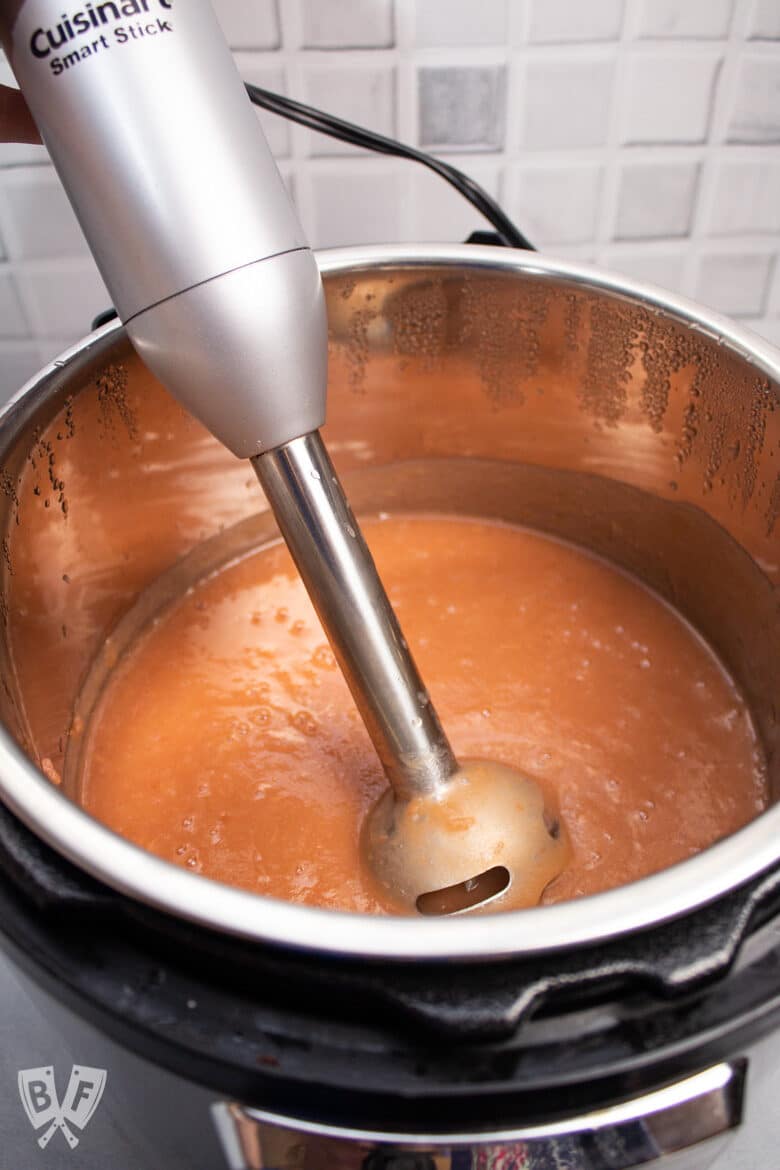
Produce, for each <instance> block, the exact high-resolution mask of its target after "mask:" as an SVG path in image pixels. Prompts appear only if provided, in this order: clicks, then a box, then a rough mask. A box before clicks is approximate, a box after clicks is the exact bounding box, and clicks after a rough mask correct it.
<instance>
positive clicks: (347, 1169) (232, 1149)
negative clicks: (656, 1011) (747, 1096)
mask: <svg viewBox="0 0 780 1170" xmlns="http://www.w3.org/2000/svg"><path fill="white" fill-rule="evenodd" d="M746 1072H747V1061H746V1060H745V1059H739V1060H734V1061H732V1062H730V1063H723V1064H717V1065H714V1066H712V1067H710V1068H707V1069H704V1070H703V1071H702V1072H699V1073H696V1074H694V1075H693V1076H690V1077H686V1078H685V1080H682V1081H678V1082H677V1083H676V1084H672V1085H667V1086H665V1087H664V1088H661V1089H656V1090H655V1091H653V1092H650V1093H646V1094H644V1095H643V1096H641V1097H635V1098H633V1099H632V1100H628V1101H623V1102H620V1103H618V1104H613V1105H608V1106H606V1107H604V1108H602V1109H597V1110H594V1111H592V1112H589V1113H587V1114H582V1115H580V1116H574V1117H571V1118H566V1119H565V1120H563V1121H556V1122H554V1123H552V1124H546V1125H537V1126H533V1125H524V1126H512V1127H507V1130H506V1131H504V1132H501V1133H496V1134H479V1135H475V1136H474V1137H473V1138H472V1137H471V1135H468V1134H455V1135H451V1136H449V1135H448V1136H445V1135H442V1136H441V1137H440V1138H438V1139H431V1138H424V1139H422V1140H421V1139H420V1137H419V1136H415V1135H413V1134H389V1133H375V1132H371V1133H370V1132H363V1131H359V1130H348V1129H339V1128H333V1127H329V1126H320V1125H318V1124H316V1123H310V1122H304V1123H301V1122H300V1121H296V1120H293V1119H291V1118H286V1117H278V1116H276V1115H273V1114H268V1113H265V1112H263V1111H261V1110H257V1109H251V1108H248V1107H245V1106H242V1105H236V1104H228V1103H224V1102H220V1103H218V1104H215V1105H213V1106H212V1116H213V1118H214V1125H215V1128H216V1130H217V1134H218V1136H219V1138H220V1141H221V1143H222V1148H223V1152H224V1154H225V1161H226V1165H227V1166H228V1167H229V1170H261V1168H262V1167H268V1170H297V1168H298V1167H300V1166H302V1165H306V1166H323V1167H324V1166H336V1165H338V1166H339V1167H342V1170H477V1168H478V1167H481V1166H493V1165H495V1166H498V1165H501V1166H503V1165H507V1166H510V1165H511V1166H514V1165H517V1166H537V1167H539V1168H540V1170H543V1168H545V1167H550V1168H552V1167H554V1166H570V1165H571V1166H580V1167H582V1168H583V1170H588V1168H589V1167H590V1168H592V1170H597V1168H599V1167H606V1166H609V1168H610V1170H634V1167H638V1166H646V1167H648V1168H651V1167H653V1166H658V1167H659V1168H660V1166H661V1165H666V1164H667V1163H666V1157H667V1155H681V1154H683V1153H684V1152H686V1151H690V1150H692V1149H693V1148H694V1147H699V1146H700V1145H701V1143H702V1142H706V1143H707V1146H706V1153H704V1151H703V1150H698V1151H697V1153H698V1155H699V1157H704V1158H707V1161H706V1165H710V1159H713V1158H714V1157H715V1155H716V1154H717V1153H718V1152H720V1150H721V1148H722V1147H723V1145H725V1143H726V1141H727V1140H728V1135H729V1133H730V1131H731V1130H733V1129H736V1127H737V1126H739V1125H740V1123H741V1121H742V1115H743V1104H744V1093H745V1077H746ZM699 1157H697V1158H696V1163H695V1164H696V1165H697V1166H698V1165H703V1164H705V1163H704V1162H702V1161H699ZM674 1164H675V1165H679V1164H680V1163H679V1162H678V1161H677V1159H676V1158H675V1163H674ZM685 1164H686V1165H693V1164H694V1163H693V1162H690V1163H689V1162H687V1161H686V1163H685Z"/></svg>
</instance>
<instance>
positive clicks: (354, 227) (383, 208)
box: [311, 159, 403, 248]
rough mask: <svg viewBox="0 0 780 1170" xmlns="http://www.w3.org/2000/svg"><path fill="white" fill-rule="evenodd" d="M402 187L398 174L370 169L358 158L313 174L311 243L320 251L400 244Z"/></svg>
mask: <svg viewBox="0 0 780 1170" xmlns="http://www.w3.org/2000/svg"><path fill="white" fill-rule="evenodd" d="M402 187H403V183H402V178H401V175H400V174H399V173H398V172H396V171H387V170H384V169H382V170H381V171H372V170H368V169H367V168H366V167H365V166H364V165H363V163H362V160H359V159H358V160H356V161H355V162H353V163H351V164H349V165H347V163H346V162H345V163H344V164H343V165H342V166H340V167H338V169H328V170H324V169H319V170H317V171H316V172H314V173H312V175H311V188H312V200H313V206H314V225H313V232H312V236H313V239H312V243H313V244H314V246H315V247H317V248H337V247H341V246H342V245H344V244H377V243H383V242H384V243H395V242H397V241H398V240H400V238H401V231H400V213H401V203H402V200H401V195H402Z"/></svg>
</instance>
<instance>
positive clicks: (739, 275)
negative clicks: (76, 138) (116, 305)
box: [0, 0, 780, 393]
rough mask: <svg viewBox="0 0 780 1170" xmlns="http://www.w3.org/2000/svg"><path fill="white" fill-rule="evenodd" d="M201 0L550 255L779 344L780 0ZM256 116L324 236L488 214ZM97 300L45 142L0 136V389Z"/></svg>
mask: <svg viewBox="0 0 780 1170" xmlns="http://www.w3.org/2000/svg"><path fill="white" fill-rule="evenodd" d="M182 2H184V0H182ZM215 3H216V7H217V9H218V13H219V16H220V19H221V21H222V24H223V27H224V28H225V30H226V32H227V35H228V38H229V40H230V42H231V43H232V45H233V47H234V50H235V56H236V61H237V64H238V67H239V70H240V72H241V73H242V74H243V76H244V77H245V78H246V79H247V80H249V81H254V82H255V83H257V84H259V85H261V86H263V87H265V88H268V89H272V90H276V91H279V92H282V93H286V94H288V95H290V96H291V97H295V98H299V99H301V100H302V101H309V102H312V103H313V104H315V105H319V106H321V107H323V108H324V109H327V110H330V111H333V112H334V113H336V114H339V115H341V116H343V117H345V118H347V119H350V120H353V121H356V122H358V123H363V124H365V125H368V126H370V127H372V128H374V129H376V130H378V131H380V132H381V133H385V134H390V135H394V136H397V137H399V138H401V139H402V140H403V141H406V142H409V143H412V144H416V143H420V144H425V146H426V148H430V149H432V150H433V151H435V152H437V153H440V154H442V155H443V156H444V157H446V158H447V159H449V160H450V161H451V162H453V163H454V164H455V165H456V166H459V167H461V168H462V169H464V170H465V171H466V172H467V173H469V174H471V175H472V176H473V177H474V178H475V179H476V180H478V181H479V182H481V183H482V184H483V185H484V186H485V187H486V188H487V190H488V191H490V192H492V193H493V194H494V195H496V196H497V197H498V198H499V200H500V201H501V202H502V203H503V204H504V206H505V207H506V209H507V210H508V212H509V213H510V214H511V215H512V216H513V217H514V218H515V220H516V221H517V223H518V226H519V227H520V228H521V229H522V230H524V231H525V232H526V233H527V235H528V236H529V237H530V238H531V239H532V240H533V241H535V242H536V243H537V244H538V245H539V246H540V247H541V248H542V249H543V250H547V251H549V252H551V253H553V254H557V255H563V256H569V257H571V258H572V259H573V260H577V261H582V262H588V261H591V260H593V261H597V262H598V263H599V264H601V265H603V266H605V267H607V268H612V269H614V270H615V271H617V272H623V273H626V274H628V275H631V276H634V277H636V278H638V279H641V280H647V281H650V282H651V283H654V284H659V285H661V286H663V287H666V288H670V289H673V290H678V291H680V292H681V293H683V294H684V295H687V296H690V297H694V298H696V299H699V300H701V301H704V302H705V303H707V304H712V305H714V306H716V307H719V308H720V309H722V310H723V311H725V312H728V313H733V314H735V315H738V316H740V317H741V318H742V319H743V320H746V321H749V322H750V323H751V326H752V327H754V328H756V329H757V330H758V331H759V332H762V333H763V335H764V336H772V337H775V338H776V337H777V328H776V324H775V323H776V322H777V321H778V320H780V262H778V257H780V0H215ZM0 82H3V83H5V84H9V83H12V74H11V71H10V69H9V67H8V64H7V62H6V61H5V60H4V58H3V57H2V55H1V54H0ZM257 117H258V119H259V121H260V123H261V125H262V126H263V128H264V129H265V132H266V134H267V137H268V139H269V142H270V144H271V149H272V150H273V152H274V154H275V155H276V157H277V159H279V161H280V170H281V171H282V174H283V177H284V179H285V182H286V183H287V185H288V187H289V189H290V190H291V191H292V192H293V195H294V198H295V201H296V204H297V205H298V206H299V209H300V214H301V218H302V220H303V222H304V226H305V228H306V230H307V232H308V233H309V235H310V237H311V239H312V242H313V243H314V244H316V245H318V246H332V245H340V244H351V243H354V244H359V243H364V242H381V241H390V242H392V241H431V242H451V241H452V242H454V241H459V240H463V239H465V238H466V237H467V236H468V235H469V234H470V233H471V232H472V231H474V230H478V229H484V228H486V227H487V224H486V222H485V221H484V220H483V219H482V217H481V215H480V214H479V213H478V212H477V211H476V210H475V209H474V208H472V207H470V206H469V204H467V203H466V202H465V201H463V200H462V199H461V198H460V197H459V196H458V195H457V194H456V193H455V192H454V191H453V190H452V189H451V188H449V187H448V186H447V185H446V184H445V183H444V182H443V181H442V180H441V179H439V178H438V177H437V176H435V175H433V174H432V173H431V172H429V171H426V170H424V169H423V168H421V167H418V166H416V165H415V164H413V163H410V162H405V161H401V160H394V159H391V158H387V157H384V158H380V157H378V156H376V155H373V154H369V153H367V152H358V151H355V150H354V149H352V148H350V147H347V146H345V145H343V144H338V143H335V142H331V141H330V140H328V139H325V138H324V137H322V136H321V135H315V134H314V133H312V132H310V131H308V130H306V129H303V128H301V127H294V126H292V125H291V124H290V123H288V122H286V121H284V120H281V119H279V118H277V117H275V116H274V115H271V114H267V113H265V112H258V113H257ZM108 303H109V298H108V295H107V294H106V292H105V290H104V289H103V286H102V282H101V281H100V279H99V277H98V275H97V273H96V271H95V269H94V266H93V264H92V262H91V261H90V259H89V258H88V256H87V255H86V253H85V249H84V243H83V240H82V238H81V234H80V231H79V229H78V226H77V224H76V222H75V219H74V217H73V215H72V213H71V212H70V210H69V207H68V204H67V202H66V201H65V198H64V196H63V195H62V192H61V191H60V189H59V186H58V183H57V181H56V179H55V178H54V176H53V172H52V170H51V167H50V163H49V159H48V155H47V152H46V150H45V149H44V147H42V146H25V145H8V144H2V143H0V393H5V392H7V389H8V388H10V386H11V384H12V383H13V384H14V385H18V384H19V383H20V382H21V381H22V380H23V379H24V378H26V377H28V376H29V375H31V374H32V373H33V372H34V371H35V370H36V369H38V368H39V367H40V365H41V364H42V363H43V362H44V361H45V360H47V359H48V358H50V357H51V356H53V355H54V354H55V353H57V352H59V351H60V350H61V349H62V348H64V346H65V345H66V344H68V343H69V342H72V341H74V340H76V338H77V337H79V336H81V335H83V334H84V333H86V332H87V330H88V328H89V325H90V322H91V320H92V317H93V316H94V315H95V313H96V312H98V311H100V310H101V309H103V308H105V307H106V306H107V305H108ZM4 387H5V388H6V389H3V388H4Z"/></svg>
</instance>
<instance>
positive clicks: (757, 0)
mask: <svg viewBox="0 0 780 1170" xmlns="http://www.w3.org/2000/svg"><path fill="white" fill-rule="evenodd" d="M748 36H749V37H750V38H751V39H753V40H770V41H771V40H775V39H777V38H780V4H778V2H777V0H753V2H752V5H751V11H750V23H749V25H748Z"/></svg>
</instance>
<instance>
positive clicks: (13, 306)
mask: <svg viewBox="0 0 780 1170" xmlns="http://www.w3.org/2000/svg"><path fill="white" fill-rule="evenodd" d="M29 334H30V326H29V324H28V322H27V318H26V316H25V314H24V310H23V309H22V303H21V301H20V300H19V294H18V293H17V291H16V284H15V283H14V278H13V274H12V273H11V272H9V271H8V270H7V269H5V270H4V269H3V268H0V338H2V339H3V340H5V339H7V338H12V337H13V338H20V337H29Z"/></svg>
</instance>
